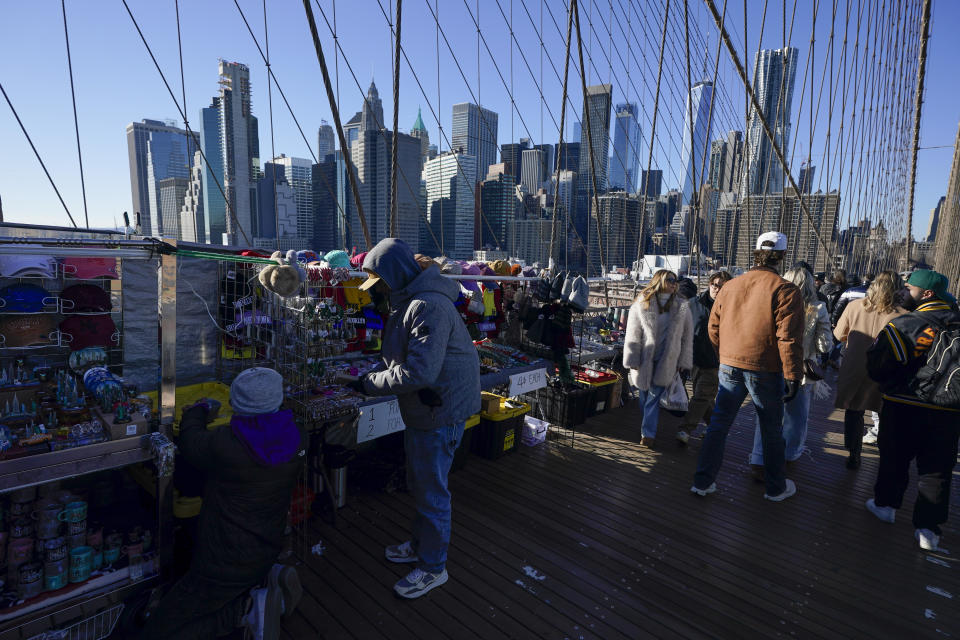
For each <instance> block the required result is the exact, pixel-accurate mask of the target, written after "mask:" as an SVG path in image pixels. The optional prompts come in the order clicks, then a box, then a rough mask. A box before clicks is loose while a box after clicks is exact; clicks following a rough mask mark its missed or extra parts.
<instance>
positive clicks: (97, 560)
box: [93, 547, 103, 571]
mask: <svg viewBox="0 0 960 640" xmlns="http://www.w3.org/2000/svg"><path fill="white" fill-rule="evenodd" d="M102 566H103V548H101V547H94V548H93V570H94V571H96V570H97V569H99V568H100V567H102Z"/></svg>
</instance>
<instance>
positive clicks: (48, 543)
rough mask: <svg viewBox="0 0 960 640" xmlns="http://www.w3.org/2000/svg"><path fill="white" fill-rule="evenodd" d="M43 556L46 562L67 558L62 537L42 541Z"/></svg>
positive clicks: (65, 544)
mask: <svg viewBox="0 0 960 640" xmlns="http://www.w3.org/2000/svg"><path fill="white" fill-rule="evenodd" d="M43 556H44V558H45V559H46V561H47V562H56V561H58V560H63V559H64V558H66V557H67V541H66V539H65V538H63V537H62V536H61V537H59V538H50V539H49V540H44V541H43Z"/></svg>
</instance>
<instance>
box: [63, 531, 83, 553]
mask: <svg viewBox="0 0 960 640" xmlns="http://www.w3.org/2000/svg"><path fill="white" fill-rule="evenodd" d="M85 546H87V532H86V531H81V532H80V533H75V534H73V535H69V536H67V548H68V549H76V548H77V547H85Z"/></svg>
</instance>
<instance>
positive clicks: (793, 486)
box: [763, 478, 797, 502]
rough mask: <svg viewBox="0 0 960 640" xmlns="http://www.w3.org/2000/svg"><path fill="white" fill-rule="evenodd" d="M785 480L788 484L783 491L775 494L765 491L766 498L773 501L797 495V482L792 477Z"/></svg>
mask: <svg viewBox="0 0 960 640" xmlns="http://www.w3.org/2000/svg"><path fill="white" fill-rule="evenodd" d="M785 482H786V485H787V486H786V488H785V489H784V490H783V491H781V492H780V493H778V494H777V495H775V496H771V495H770V494H768V493H765V494H763V497H764V499H766V500H770V501H772V502H783V501H784V500H786V499H787V498H789V497H790V496H792V495H795V494H796V493H797V483H796V482H794V481H793V480H791V479H790V478H787V479H786V480H785Z"/></svg>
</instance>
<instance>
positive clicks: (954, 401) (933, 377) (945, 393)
mask: <svg viewBox="0 0 960 640" xmlns="http://www.w3.org/2000/svg"><path fill="white" fill-rule="evenodd" d="M936 324H938V325H939V326H940V331H939V332H938V333H937V337H936V338H934V340H933V345H931V347H930V350H929V351H928V352H927V359H926V362H924V363H923V364H922V365H921V366H920V368H919V369H918V370H917V373H916V374H915V375H914V377H913V380H911V382H910V390H911V391H912V392H913V393H914V394H915V395H916V396H917V398H919V399H920V400H922V401H924V402H927V403H929V404H934V405H937V406H938V407H946V408H949V409H960V322H951V323H950V324H947V325H941V324H940V323H936Z"/></svg>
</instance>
